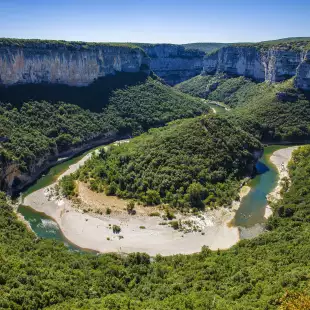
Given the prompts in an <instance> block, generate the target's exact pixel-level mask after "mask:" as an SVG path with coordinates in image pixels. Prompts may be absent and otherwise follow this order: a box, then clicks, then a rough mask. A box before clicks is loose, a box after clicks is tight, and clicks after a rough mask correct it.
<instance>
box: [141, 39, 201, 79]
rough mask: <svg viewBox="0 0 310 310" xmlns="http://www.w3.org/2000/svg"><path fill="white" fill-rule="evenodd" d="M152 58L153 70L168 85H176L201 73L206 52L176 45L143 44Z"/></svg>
mask: <svg viewBox="0 0 310 310" xmlns="http://www.w3.org/2000/svg"><path fill="white" fill-rule="evenodd" d="M140 46H141V47H142V48H143V49H144V50H145V52H146V53H147V54H148V56H149V57H150V58H151V70H152V71H153V72H154V73H155V74H156V75H158V76H159V77H160V78H162V79H163V80H164V81H165V82H166V83H167V84H169V85H175V84H178V83H181V82H183V81H185V80H187V79H190V78H192V77H194V76H196V75H198V74H200V73H201V71H202V68H203V57H204V55H205V53H204V52H202V51H199V50H186V49H185V48H184V46H182V45H175V44H141V45H140Z"/></svg>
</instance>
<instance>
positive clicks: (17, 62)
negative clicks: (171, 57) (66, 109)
mask: <svg viewBox="0 0 310 310" xmlns="http://www.w3.org/2000/svg"><path fill="white" fill-rule="evenodd" d="M149 62H150V60H149V57H147V55H146V54H145V52H144V51H143V50H141V49H140V48H131V47H124V46H108V45H95V46H91V45H90V46H88V47H87V48H85V47H83V46H82V45H78V44H76V45H75V46H74V48H68V47H67V46H65V45H61V44H59V45H58V46H55V45H51V44H44V43H38V44H30V43H29V44H25V45H23V46H22V47H19V46H14V45H12V46H10V45H7V46H1V47H0V84H2V85H13V84H27V83H57V84H66V85H70V86H86V85H89V84H91V83H92V82H93V81H94V80H96V79H97V78H99V77H104V76H107V75H110V74H115V73H116V72H140V71H144V72H146V73H149Z"/></svg>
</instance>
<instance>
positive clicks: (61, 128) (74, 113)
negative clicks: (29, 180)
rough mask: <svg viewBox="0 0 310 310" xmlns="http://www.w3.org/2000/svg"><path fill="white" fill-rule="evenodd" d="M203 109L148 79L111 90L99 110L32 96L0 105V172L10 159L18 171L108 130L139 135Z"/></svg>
mask: <svg viewBox="0 0 310 310" xmlns="http://www.w3.org/2000/svg"><path fill="white" fill-rule="evenodd" d="M208 109H209V108H208V106H207V105H206V104H205V103H203V102H201V100H199V99H195V98H193V97H191V96H189V95H186V94H183V93H181V92H178V91H175V90H174V89H173V88H171V87H168V86H165V85H163V84H162V83H160V82H159V81H156V80H153V79H151V78H149V79H148V80H146V81H145V82H143V83H140V84H138V85H135V86H130V87H127V88H125V89H122V90H116V91H114V92H113V93H112V95H111V96H110V99H109V104H108V106H107V107H106V108H105V109H104V110H103V111H102V112H101V113H95V112H91V111H89V110H85V109H82V108H81V107H79V106H77V105H73V104H69V103H64V102H58V103H54V104H52V103H48V102H46V101H42V102H37V101H33V102H28V103H23V105H22V106H21V108H20V109H17V108H15V107H14V106H12V105H10V104H1V105H0V138H1V139H2V141H1V140H0V143H1V148H0V174H1V169H5V166H6V165H7V164H8V163H10V162H15V163H16V164H17V166H18V167H19V169H20V170H21V171H22V172H29V171H30V170H31V167H32V166H33V165H34V164H36V163H38V162H42V161H45V160H47V159H48V158H49V157H50V156H56V155H58V154H60V153H62V152H64V151H67V150H70V149H72V148H74V147H79V146H81V145H83V144H84V145H85V144H86V143H88V142H89V141H91V140H94V139H98V138H100V137H102V136H104V135H105V134H107V133H108V132H113V133H114V134H118V135H132V134H138V133H141V132H143V131H145V130H147V129H148V128H150V127H156V126H162V125H164V124H165V123H166V122H169V121H171V120H173V119H177V118H184V117H192V116H195V115H198V114H201V113H202V112H205V111H208ZM0 188H1V187H0Z"/></svg>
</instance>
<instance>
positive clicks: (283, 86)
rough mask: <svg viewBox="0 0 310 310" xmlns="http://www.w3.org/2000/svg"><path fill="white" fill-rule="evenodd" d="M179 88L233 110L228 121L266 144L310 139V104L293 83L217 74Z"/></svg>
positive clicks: (199, 77) (197, 79)
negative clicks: (268, 81) (219, 102)
mask: <svg viewBox="0 0 310 310" xmlns="http://www.w3.org/2000/svg"><path fill="white" fill-rule="evenodd" d="M175 88H177V89H178V90H180V91H183V92H185V93H189V94H191V95H193V96H198V97H201V98H206V99H210V100H215V101H221V102H223V103H225V104H227V105H228V106H230V107H233V108H234V109H233V110H231V111H230V113H228V114H227V117H229V118H230V119H231V120H232V121H234V122H236V123H238V124H239V125H240V126H241V127H242V128H243V129H244V130H246V131H248V132H250V133H252V134H254V135H255V136H256V137H257V138H259V139H261V140H263V141H265V142H271V141H293V142H301V141H307V140H309V139H310V126H309V124H310V117H309V113H310V101H309V98H308V95H307V94H305V93H304V92H302V91H300V90H298V89H297V88H296V87H294V81H293V79H290V80H287V81H285V82H282V83H275V84H268V83H265V82H262V83H257V82H253V81H252V80H250V79H247V78H245V77H243V76H241V77H237V78H229V77H228V76H227V75H225V74H217V75H207V76H197V77H194V78H192V79H190V80H188V81H185V82H183V83H181V84H179V85H176V86H175Z"/></svg>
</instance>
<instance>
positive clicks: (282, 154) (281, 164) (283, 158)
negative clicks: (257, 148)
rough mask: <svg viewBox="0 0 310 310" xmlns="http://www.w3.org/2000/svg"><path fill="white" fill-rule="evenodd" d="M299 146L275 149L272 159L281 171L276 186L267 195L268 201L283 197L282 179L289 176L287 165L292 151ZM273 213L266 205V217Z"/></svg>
mask: <svg viewBox="0 0 310 310" xmlns="http://www.w3.org/2000/svg"><path fill="white" fill-rule="evenodd" d="M297 148H298V146H290V147H287V148H285V149H280V150H277V151H275V152H274V153H273V154H272V155H271V157H270V161H271V162H272V163H273V164H274V165H275V166H276V167H277V169H278V172H279V180H278V184H277V186H276V187H275V188H274V190H273V191H272V192H270V194H268V195H267V199H268V201H272V202H274V201H277V200H279V199H280V198H281V194H280V191H281V180H282V179H283V178H284V177H287V178H288V177H289V174H288V169H287V165H288V162H289V161H290V159H291V157H292V153H293V151H294V150H296V149H297ZM271 215H272V209H271V207H270V206H269V205H267V206H266V209H265V215H264V217H265V218H266V219H267V218H269V217H270V216H271Z"/></svg>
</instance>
